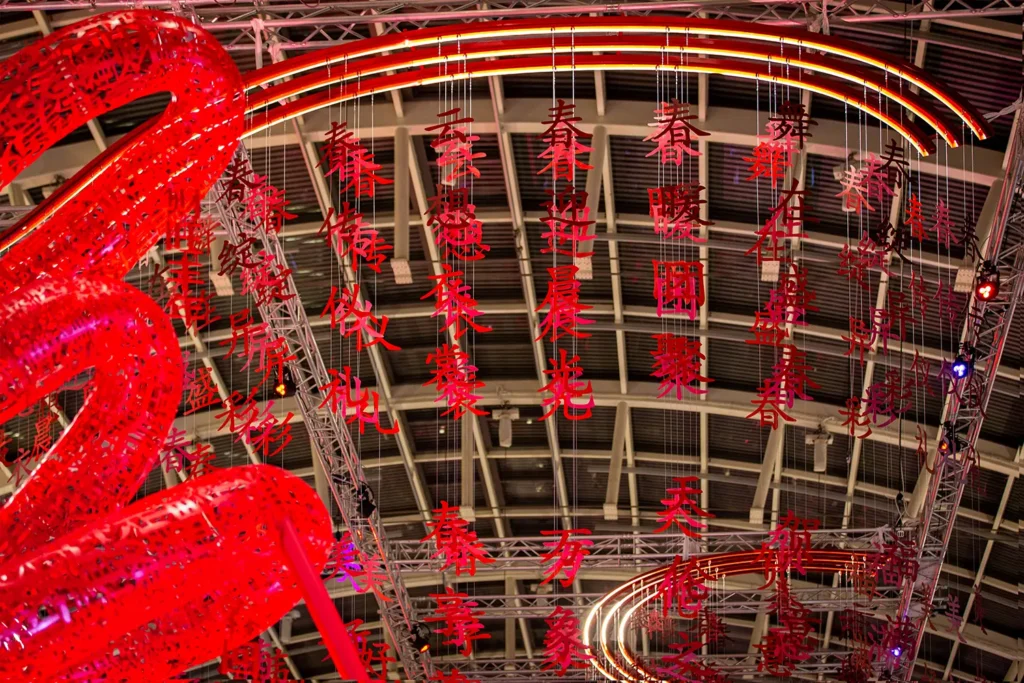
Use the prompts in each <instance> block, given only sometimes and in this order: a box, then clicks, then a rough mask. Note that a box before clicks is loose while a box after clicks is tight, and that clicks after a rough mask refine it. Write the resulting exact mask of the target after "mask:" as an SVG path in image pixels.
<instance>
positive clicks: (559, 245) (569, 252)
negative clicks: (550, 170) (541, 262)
mask: <svg viewBox="0 0 1024 683" xmlns="http://www.w3.org/2000/svg"><path fill="white" fill-rule="evenodd" d="M547 192H548V195H549V196H550V197H551V199H549V200H548V201H546V202H544V204H543V208H544V210H545V211H546V212H547V215H546V216H545V217H544V218H542V219H541V223H543V224H544V225H545V226H546V230H545V231H544V232H542V233H541V234H540V236H541V238H542V239H544V240H546V241H547V246H546V247H541V250H540V253H542V254H560V255H562V256H568V257H570V258H587V257H590V256H593V255H594V252H593V251H592V249H593V246H592V242H593V240H594V235H593V233H592V232H591V231H590V230H591V226H593V225H594V221H592V220H590V208H589V207H588V206H587V193H586V191H584V190H577V189H576V188H575V187H573V186H572V185H566V186H565V188H564V189H562V190H559V191H558V192H555V191H553V190H548V191H547ZM581 247H582V248H581Z"/></svg>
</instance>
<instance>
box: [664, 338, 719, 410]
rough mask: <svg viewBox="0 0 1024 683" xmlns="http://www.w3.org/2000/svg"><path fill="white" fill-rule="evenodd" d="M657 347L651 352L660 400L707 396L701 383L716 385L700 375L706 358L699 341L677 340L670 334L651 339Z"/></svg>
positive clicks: (711, 380)
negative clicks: (691, 395) (688, 395)
mask: <svg viewBox="0 0 1024 683" xmlns="http://www.w3.org/2000/svg"><path fill="white" fill-rule="evenodd" d="M652 338H653V339H654V341H655V342H657V344H658V347H657V348H656V349H655V350H654V351H651V355H652V356H654V372H652V373H651V376H652V377H655V378H656V379H658V380H659V382H660V385H659V391H658V398H664V397H666V396H670V395H671V394H673V393H674V394H675V396H676V400H677V401H680V400H682V398H683V391H684V390H685V391H687V392H689V393H691V394H697V395H699V394H706V393H708V392H707V389H701V388H700V383H701V382H713V381H714V380H713V379H710V378H708V377H704V376H703V375H701V374H700V366H701V362H702V361H704V360H705V356H704V354H703V353H701V348H700V340H699V339H689V338H688V337H683V336H676V335H674V334H672V333H671V332H665V333H663V334H655V335H652Z"/></svg>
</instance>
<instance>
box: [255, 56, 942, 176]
mask: <svg viewBox="0 0 1024 683" xmlns="http://www.w3.org/2000/svg"><path fill="white" fill-rule="evenodd" d="M758 67H759V65H757V64H751V63H749V62H741V61H733V60H724V59H721V60H720V59H699V60H694V61H693V62H692V63H681V64H671V63H664V62H663V61H662V60H661V59H659V58H658V56H657V55H633V56H630V55H625V56H619V55H557V56H554V57H552V58H546V57H522V58H512V59H501V60H497V61H490V62H482V63H469V64H466V65H465V68H464V69H462V70H460V71H459V72H458V73H450V72H448V70H446V69H444V68H443V67H431V68H420V69H414V70H411V71H406V72H402V73H398V74H393V75H387V76H378V77H376V78H370V79H367V80H365V81H358V82H356V83H351V84H348V85H347V87H346V86H345V85H343V86H342V87H340V88H339V89H338V91H336V92H318V93H315V94H313V95H308V96H306V97H303V98H301V99H298V100H295V101H294V102H290V103H288V104H285V105H283V106H280V107H276V108H274V109H271V110H269V111H267V112H259V113H258V114H257V115H256V116H254V117H253V118H252V119H251V120H250V121H249V124H248V128H247V130H246V133H245V136H246V137H248V136H250V135H254V134H256V133H259V132H260V131H263V130H266V129H268V128H270V127H271V126H273V125H276V124H278V123H283V122H285V121H289V120H291V119H293V118H296V117H298V116H302V115H304V114H309V113H311V112H313V111H316V110H318V109H322V108H324V107H328V106H331V105H334V104H339V103H342V102H347V101H351V100H354V99H357V98H359V97H365V96H368V95H371V94H379V93H384V92H390V91H392V90H399V89H402V88H408V87H412V86H418V85H419V86H422V85H432V84H435V83H444V82H453V81H459V80H464V79H467V78H482V77H486V76H501V75H508V74H523V73H550V72H551V71H552V70H555V71H574V70H575V71H613V70H623V71H683V72H689V73H706V74H719V75H723V76H732V77H735V78H746V79H750V80H758V81H763V82H766V83H777V84H780V85H788V86H790V87H794V88H801V89H804V90H810V91H812V92H815V93H818V94H820V95H825V96H826V97H831V98H833V99H836V100H839V101H840V102H845V103H847V104H848V105H850V106H852V107H855V108H857V109H859V110H860V111H862V112H864V113H866V114H869V115H870V116H872V117H874V118H876V119H878V120H879V121H881V122H883V123H884V124H885V125H887V126H889V127H890V128H892V129H893V130H895V131H897V132H898V133H899V134H900V135H902V136H903V137H904V138H906V139H907V140H908V141H910V143H911V144H912V145H913V146H914V147H915V148H916V149H917V150H918V152H920V154H921V155H922V156H927V155H929V154H930V153H931V152H933V151H935V145H934V143H933V142H932V141H931V140H929V139H928V137H927V136H926V135H925V134H924V132H922V130H921V128H920V127H919V126H918V125H917V124H916V123H913V122H911V121H899V120H897V119H896V118H894V117H893V116H891V115H889V114H887V113H886V112H884V111H882V110H880V109H879V108H878V107H876V106H875V105H874V104H871V103H870V102H868V101H867V97H866V96H865V93H863V92H861V93H858V92H856V91H854V90H853V89H850V88H846V87H843V86H841V85H837V84H834V83H831V82H828V81H825V80H824V79H822V78H820V77H817V76H814V75H805V76H803V77H802V80H797V79H794V78H789V77H787V76H783V75H779V74H774V73H771V71H770V69H769V70H765V69H761V68H758Z"/></svg>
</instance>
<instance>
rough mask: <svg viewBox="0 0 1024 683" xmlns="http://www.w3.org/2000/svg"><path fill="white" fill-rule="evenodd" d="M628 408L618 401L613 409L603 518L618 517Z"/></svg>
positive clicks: (611, 518)
mask: <svg viewBox="0 0 1024 683" xmlns="http://www.w3.org/2000/svg"><path fill="white" fill-rule="evenodd" d="M628 419H629V408H628V406H627V405H626V402H625V401H620V402H619V405H618V407H617V408H616V411H615V432H614V435H613V436H612V459H611V464H610V465H609V466H608V491H607V492H606V493H605V497H604V518H605V519H607V520H611V521H614V520H617V519H618V518H619V483H620V482H621V481H622V460H623V457H624V456H625V453H626V420H628Z"/></svg>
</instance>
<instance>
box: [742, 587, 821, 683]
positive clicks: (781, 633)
mask: <svg viewBox="0 0 1024 683" xmlns="http://www.w3.org/2000/svg"><path fill="white" fill-rule="evenodd" d="M769 610H770V611H771V612H773V613H774V614H775V615H776V616H777V618H778V621H779V625H778V626H773V627H771V628H769V629H768V633H767V634H766V635H765V637H764V639H763V640H762V641H761V642H760V643H757V644H756V645H755V646H754V647H756V648H757V650H758V651H759V652H760V653H761V659H760V660H759V661H758V663H757V670H758V671H765V672H767V673H768V674H769V675H770V676H777V677H779V678H787V677H789V676H790V675H791V674H792V673H793V670H794V669H795V668H796V665H797V664H799V663H800V662H805V661H807V660H808V659H809V658H810V656H811V652H812V651H813V650H814V641H815V639H814V638H813V637H812V636H811V632H812V631H813V624H816V623H817V619H812V618H811V616H810V615H811V611H810V610H809V609H807V608H806V607H804V606H803V605H802V604H801V603H800V602H798V601H797V600H796V599H795V598H793V596H792V594H791V593H790V591H789V581H788V580H780V581H778V582H777V583H776V585H775V596H774V597H773V599H772V602H771V605H770V607H769Z"/></svg>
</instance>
